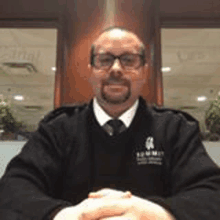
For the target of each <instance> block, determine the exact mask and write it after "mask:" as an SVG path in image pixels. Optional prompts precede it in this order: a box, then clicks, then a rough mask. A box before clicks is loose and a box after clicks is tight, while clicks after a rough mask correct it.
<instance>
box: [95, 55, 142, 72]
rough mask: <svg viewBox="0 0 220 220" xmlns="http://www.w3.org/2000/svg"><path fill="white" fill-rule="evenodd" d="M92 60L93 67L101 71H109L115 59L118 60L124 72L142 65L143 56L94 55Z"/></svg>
mask: <svg viewBox="0 0 220 220" xmlns="http://www.w3.org/2000/svg"><path fill="white" fill-rule="evenodd" d="M92 58H93V59H92V60H93V66H95V67H96V68H97V69H101V70H108V69H110V68H111V67H112V65H113V64H114V62H115V59H119V60H120V64H121V65H122V67H123V68H124V69H126V70H132V69H137V68H139V67H140V66H141V65H144V56H143V55H141V54H122V55H120V56H115V55H113V54H95V55H93V57H92Z"/></svg>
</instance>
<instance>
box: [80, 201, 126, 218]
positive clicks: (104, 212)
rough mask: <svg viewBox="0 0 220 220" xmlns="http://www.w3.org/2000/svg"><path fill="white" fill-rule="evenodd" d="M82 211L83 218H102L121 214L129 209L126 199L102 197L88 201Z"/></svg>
mask: <svg viewBox="0 0 220 220" xmlns="http://www.w3.org/2000/svg"><path fill="white" fill-rule="evenodd" d="M84 210H85V211H84V212H83V213H82V219H85V220H87V219H89V220H95V219H102V218H107V217H114V216H115V217H116V216H121V215H123V214H124V213H126V211H127V210H128V203H126V201H125V200H118V199H117V200H115V199H114V200H113V199H100V200H94V201H92V202H90V203H87V206H86V209H84Z"/></svg>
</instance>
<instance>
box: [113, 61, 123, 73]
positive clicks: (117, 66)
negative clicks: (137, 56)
mask: <svg viewBox="0 0 220 220" xmlns="http://www.w3.org/2000/svg"><path fill="white" fill-rule="evenodd" d="M111 70H114V71H121V70H122V66H121V63H120V60H119V59H115V60H114V63H113V65H112V67H111Z"/></svg>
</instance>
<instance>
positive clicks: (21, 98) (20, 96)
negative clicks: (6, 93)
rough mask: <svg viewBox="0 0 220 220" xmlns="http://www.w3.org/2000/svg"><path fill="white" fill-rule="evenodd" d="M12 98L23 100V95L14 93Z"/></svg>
mask: <svg viewBox="0 0 220 220" xmlns="http://www.w3.org/2000/svg"><path fill="white" fill-rule="evenodd" d="M14 99H15V100H17V101H23V100H24V96H23V95H15V96H14Z"/></svg>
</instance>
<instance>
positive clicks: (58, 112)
mask: <svg viewBox="0 0 220 220" xmlns="http://www.w3.org/2000/svg"><path fill="white" fill-rule="evenodd" d="M87 108H88V104H87V103H85V104H77V105H68V106H61V107H58V108H56V109H54V110H51V111H50V112H49V113H47V114H46V115H45V116H44V117H43V119H42V120H41V122H43V123H48V122H51V121H53V120H55V119H57V118H65V119H67V120H68V118H71V117H74V116H76V115H78V114H79V113H81V112H82V111H83V110H85V109H87Z"/></svg>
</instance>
